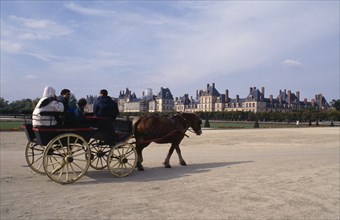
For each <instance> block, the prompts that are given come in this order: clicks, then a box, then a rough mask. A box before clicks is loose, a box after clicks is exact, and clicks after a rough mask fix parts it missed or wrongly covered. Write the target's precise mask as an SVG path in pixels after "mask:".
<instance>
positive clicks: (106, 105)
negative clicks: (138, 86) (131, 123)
mask: <svg viewBox="0 0 340 220" xmlns="http://www.w3.org/2000/svg"><path fill="white" fill-rule="evenodd" d="M93 114H94V115H95V116H98V117H105V118H112V119H113V120H115V119H116V117H117V116H118V114H119V110H118V105H117V102H115V101H114V100H112V98H111V97H109V96H108V92H107V90H106V89H102V90H100V92H99V97H98V98H97V100H96V101H95V102H94V104H93Z"/></svg>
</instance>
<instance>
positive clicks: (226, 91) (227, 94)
mask: <svg viewBox="0 0 340 220" xmlns="http://www.w3.org/2000/svg"><path fill="white" fill-rule="evenodd" d="M228 99H229V90H228V89H226V90H225V102H226V103H227V102H228Z"/></svg>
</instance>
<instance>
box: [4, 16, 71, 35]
mask: <svg viewBox="0 0 340 220" xmlns="http://www.w3.org/2000/svg"><path fill="white" fill-rule="evenodd" d="M11 21H13V22H11ZM9 22H11V23H9ZM9 22H8V21H2V23H4V28H3V29H4V30H5V31H6V36H7V37H9V38H12V39H13V38H14V39H18V40H47V39H50V38H52V37H57V36H65V35H69V34H71V33H72V29H71V28H69V27H68V26H65V25H60V24H58V23H56V22H54V21H52V20H48V19H32V18H24V17H18V16H14V15H11V16H9Z"/></svg>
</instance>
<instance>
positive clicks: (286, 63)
mask: <svg viewBox="0 0 340 220" xmlns="http://www.w3.org/2000/svg"><path fill="white" fill-rule="evenodd" d="M281 64H283V65H284V66H290V67H303V64H302V63H301V62H299V61H297V60H292V59H288V60H284V61H282V62H281Z"/></svg>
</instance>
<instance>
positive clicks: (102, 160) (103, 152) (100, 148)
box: [89, 139, 111, 170]
mask: <svg viewBox="0 0 340 220" xmlns="http://www.w3.org/2000/svg"><path fill="white" fill-rule="evenodd" d="M89 145H90V151H91V163H90V167H92V168H93V169H96V170H102V169H104V168H106V167H107V155H108V153H109V152H110V150H111V148H110V146H109V145H104V144H103V143H102V141H100V140H96V139H93V140H91V141H90V143H89Z"/></svg>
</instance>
